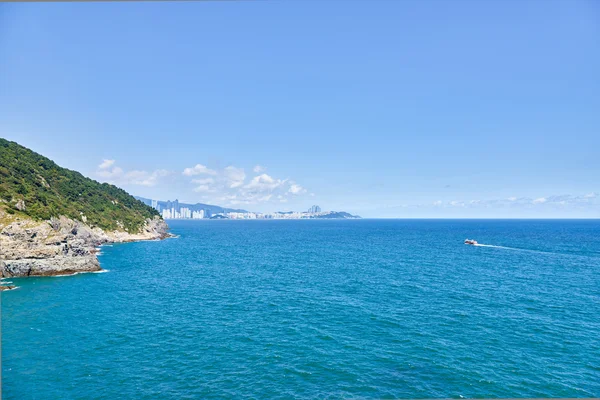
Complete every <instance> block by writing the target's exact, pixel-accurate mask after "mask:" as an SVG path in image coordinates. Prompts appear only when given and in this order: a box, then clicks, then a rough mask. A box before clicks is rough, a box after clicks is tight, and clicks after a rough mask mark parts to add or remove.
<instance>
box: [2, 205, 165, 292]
mask: <svg viewBox="0 0 600 400" xmlns="http://www.w3.org/2000/svg"><path fill="white" fill-rule="evenodd" d="M11 217H12V216H9V215H7V214H6V213H4V212H3V211H2V210H0V277H2V278H12V277H25V276H56V275H71V274H76V273H81V272H96V271H101V270H102V268H101V267H100V263H99V262H98V258H97V256H96V254H97V252H98V250H97V247H98V246H100V245H102V244H107V243H124V242H136V241H142V240H161V239H165V238H168V237H171V234H169V233H168V229H169V227H168V225H167V224H166V223H165V221H164V220H163V219H162V218H160V217H154V218H153V219H150V218H148V219H147V220H146V222H145V225H144V226H143V227H142V229H140V232H138V233H129V232H126V231H112V232H105V231H103V230H102V229H100V228H91V227H90V226H88V225H87V224H85V223H83V222H81V221H76V220H72V219H69V218H66V217H60V218H53V219H52V220H50V221H34V220H31V219H24V218H19V217H14V218H11ZM7 289H9V287H8V286H4V287H0V290H7Z"/></svg>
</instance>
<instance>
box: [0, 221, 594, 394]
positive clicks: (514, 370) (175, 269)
mask: <svg viewBox="0 0 600 400" xmlns="http://www.w3.org/2000/svg"><path fill="white" fill-rule="evenodd" d="M169 224H170V226H171V228H172V233H174V234H176V235H179V237H178V238H175V239H169V240H163V241H159V242H138V243H127V244H115V245H113V246H103V247H102V254H101V255H100V256H99V259H100V262H101V265H102V268H104V269H107V270H109V272H108V273H101V274H78V275H74V276H68V277H61V278H60V279H52V278H20V279H19V278H11V281H12V282H13V284H15V285H17V286H19V290H11V291H9V292H3V293H2V353H3V359H2V378H3V396H4V398H7V399H48V398H61V399H79V398H128V399H156V398H208V397H218V398H224V397H225V398H237V397H253V398H348V397H360V398H394V397H402V398H431V397H460V396H463V397H599V396H600V335H598V332H600V221H598V220H595V221H581V220H579V221H494V220H428V221H423V220H330V221H318V220H312V221H214V220H212V221H169ZM467 237H468V238H473V239H476V240H477V241H478V242H479V243H481V244H485V245H488V246H467V245H464V244H463V241H464V239H465V238H467Z"/></svg>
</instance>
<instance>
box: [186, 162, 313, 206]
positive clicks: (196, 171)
mask: <svg viewBox="0 0 600 400" xmlns="http://www.w3.org/2000/svg"><path fill="white" fill-rule="evenodd" d="M252 170H253V171H255V172H256V175H255V176H253V177H252V178H251V179H250V180H248V179H247V178H248V177H247V175H246V171H245V170H244V169H243V168H239V167H236V166H234V165H229V166H227V167H225V168H223V169H211V168H209V167H207V166H205V165H202V164H197V165H196V166H194V167H191V168H186V169H184V171H183V175H185V176H195V175H209V176H205V177H200V178H196V179H191V180H190V183H192V184H194V187H193V189H192V190H193V191H195V192H196V193H199V194H201V199H202V201H204V202H213V203H216V204H222V205H224V206H234V205H246V204H248V205H250V204H258V203H265V202H281V203H284V202H287V201H288V199H287V198H286V196H288V195H292V194H293V195H296V196H299V195H302V194H305V193H306V192H307V190H306V189H305V188H303V187H302V186H301V185H299V184H297V183H296V182H294V181H291V180H289V179H280V178H275V177H273V176H271V175H268V174H266V173H264V172H263V171H265V168H264V167H262V166H260V165H256V166H255V167H254V168H253V169H252Z"/></svg>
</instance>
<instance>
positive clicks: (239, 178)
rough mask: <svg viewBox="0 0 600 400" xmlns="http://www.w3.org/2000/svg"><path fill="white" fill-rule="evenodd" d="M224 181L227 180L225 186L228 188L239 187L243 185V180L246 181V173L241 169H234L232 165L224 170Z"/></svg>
mask: <svg viewBox="0 0 600 400" xmlns="http://www.w3.org/2000/svg"><path fill="white" fill-rule="evenodd" d="M223 174H224V176H225V179H227V184H228V185H229V187H230V188H232V189H233V188H236V187H240V186H242V185H243V184H244V180H246V173H245V172H244V169H243V168H236V167H234V166H233V165H230V166H228V167H227V168H225V170H224V172H223Z"/></svg>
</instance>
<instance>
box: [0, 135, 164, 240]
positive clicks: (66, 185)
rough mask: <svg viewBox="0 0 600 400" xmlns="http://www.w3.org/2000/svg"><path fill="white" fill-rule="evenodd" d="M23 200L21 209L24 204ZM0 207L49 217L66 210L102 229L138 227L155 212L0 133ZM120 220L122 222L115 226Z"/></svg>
mask: <svg viewBox="0 0 600 400" xmlns="http://www.w3.org/2000/svg"><path fill="white" fill-rule="evenodd" d="M21 200H22V201H23V202H24V205H25V208H24V209H23V207H22V204H23V203H22V202H21ZM0 207H2V208H5V209H6V211H7V212H8V213H9V214H25V215H28V216H30V217H31V218H34V219H41V220H48V219H50V218H51V217H58V216H60V215H64V216H66V217H69V218H72V219H77V220H80V221H82V220H83V219H84V217H83V216H85V219H86V222H87V223H88V224H89V225H90V226H98V227H100V228H102V229H105V230H116V229H123V228H124V229H126V230H127V231H129V232H132V233H133V232H138V231H139V229H140V228H141V226H142V225H143V223H144V221H145V220H146V218H152V217H154V216H157V215H159V213H158V212H157V211H156V210H154V209H153V208H152V207H149V206H147V205H145V204H144V203H142V202H141V201H139V200H136V199H135V198H134V197H133V196H131V195H129V194H128V193H127V192H126V191H124V190H123V189H120V188H118V187H116V186H114V185H109V184H107V183H99V182H96V181H94V180H92V179H89V178H86V177H85V176H83V175H81V174H80V173H79V172H76V171H71V170H68V169H66V168H61V167H59V166H58V165H56V164H55V163H54V162H53V161H51V160H49V159H48V158H46V157H43V156H41V155H39V154H37V153H35V152H33V151H31V150H29V149H27V148H25V147H23V146H21V145H19V144H17V143H15V142H10V141H8V140H5V139H2V138H0ZM119 223H120V224H121V226H119Z"/></svg>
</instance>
